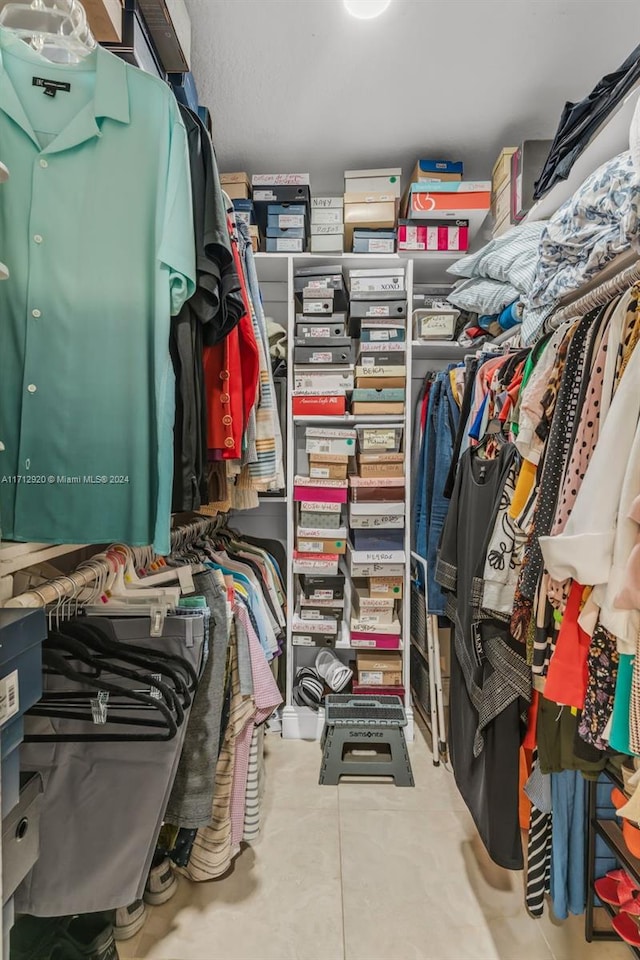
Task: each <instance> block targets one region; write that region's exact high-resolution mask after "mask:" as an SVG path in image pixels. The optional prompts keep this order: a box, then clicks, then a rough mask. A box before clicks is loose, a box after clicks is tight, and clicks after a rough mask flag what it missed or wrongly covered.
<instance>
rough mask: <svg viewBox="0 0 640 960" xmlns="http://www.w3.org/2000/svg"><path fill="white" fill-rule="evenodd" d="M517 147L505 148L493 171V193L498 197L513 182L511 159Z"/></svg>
mask: <svg viewBox="0 0 640 960" xmlns="http://www.w3.org/2000/svg"><path fill="white" fill-rule="evenodd" d="M517 149H518V148H517V147H503V149H502V150H501V151H500V154H499V156H498V159H497V160H496V162H495V163H494V165H493V170H492V171H491V193H492V195H493V196H494V197H497V196H498V194H499V193H500V191H501V190H502V188H503V187H504V186H506V184H507V183H510V182H511V157H512V156H513V155H514V153H515V152H516V150H517Z"/></svg>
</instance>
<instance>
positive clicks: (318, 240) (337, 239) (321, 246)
mask: <svg viewBox="0 0 640 960" xmlns="http://www.w3.org/2000/svg"><path fill="white" fill-rule="evenodd" d="M310 248H311V253H342V252H343V251H344V233H343V232H342V231H340V233H330V234H321V233H320V234H319V233H312V234H311V241H310Z"/></svg>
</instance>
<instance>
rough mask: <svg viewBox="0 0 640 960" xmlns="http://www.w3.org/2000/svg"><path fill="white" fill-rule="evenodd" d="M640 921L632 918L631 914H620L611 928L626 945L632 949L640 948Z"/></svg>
mask: <svg viewBox="0 0 640 960" xmlns="http://www.w3.org/2000/svg"><path fill="white" fill-rule="evenodd" d="M639 923H640V921H639V920H638V918H637V917H632V916H631V914H629V913H626V912H625V913H622V912H620V913H619V914H618V916H617V917H614V918H613V920H612V921H611V926H612V927H613V929H614V930H615V932H616V933H617V934H618V936H619V937H621V938H622V939H623V940H624V942H625V943H628V944H630V945H631V946H632V947H640V925H639Z"/></svg>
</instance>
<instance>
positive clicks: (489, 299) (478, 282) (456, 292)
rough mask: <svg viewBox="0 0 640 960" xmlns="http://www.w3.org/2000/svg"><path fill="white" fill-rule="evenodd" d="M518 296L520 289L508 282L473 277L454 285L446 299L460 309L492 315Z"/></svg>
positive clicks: (481, 314)
mask: <svg viewBox="0 0 640 960" xmlns="http://www.w3.org/2000/svg"><path fill="white" fill-rule="evenodd" d="M519 298H520V291H519V290H517V289H516V287H513V286H512V285H511V284H509V283H500V282H499V281H498V280H487V279H485V278H484V277H473V278H472V279H471V280H465V281H464V282H463V283H461V284H459V285H458V286H457V287H454V288H453V290H452V291H451V293H450V294H449V296H448V297H447V300H448V301H449V303H452V304H453V305H454V306H456V307H458V308H459V309H460V310H469V311H470V312H471V313H477V314H479V315H480V316H486V315H488V316H494V315H495V314H497V313H500V312H501V311H502V310H504V308H505V307H507V306H508V305H509V304H510V303H513V301H514V300H518V299H519Z"/></svg>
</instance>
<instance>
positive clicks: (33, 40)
mask: <svg viewBox="0 0 640 960" xmlns="http://www.w3.org/2000/svg"><path fill="white" fill-rule="evenodd" d="M0 27H4V28H5V29H7V30H10V31H11V32H12V33H13V34H15V35H16V36H17V37H20V39H21V40H24V41H25V43H28V44H30V46H32V47H33V49H34V50H36V51H37V52H38V53H39V54H41V55H42V56H43V57H46V59H47V60H50V61H51V62H52V63H79V62H80V61H81V60H83V59H84V58H85V57H87V56H88V55H89V54H90V53H93V51H94V50H95V49H96V46H97V44H96V41H95V38H94V36H93V34H92V33H91V30H90V29H89V25H88V23H87V15H86V13H85V10H84V7H83V6H82V4H81V3H80V2H79V0H32V2H31V3H8V4H7V5H6V6H5V7H3V8H2V10H1V11H0Z"/></svg>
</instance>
